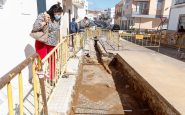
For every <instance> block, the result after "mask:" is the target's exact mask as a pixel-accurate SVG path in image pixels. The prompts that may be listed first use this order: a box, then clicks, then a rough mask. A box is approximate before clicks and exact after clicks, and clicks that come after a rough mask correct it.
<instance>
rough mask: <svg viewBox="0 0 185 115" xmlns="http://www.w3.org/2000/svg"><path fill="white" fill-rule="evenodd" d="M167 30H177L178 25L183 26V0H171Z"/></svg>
mask: <svg viewBox="0 0 185 115" xmlns="http://www.w3.org/2000/svg"><path fill="white" fill-rule="evenodd" d="M170 8H171V11H170V16H169V24H168V30H169V31H178V29H179V28H180V26H183V27H184V28H185V0H173V3H172V6H171V7H170Z"/></svg>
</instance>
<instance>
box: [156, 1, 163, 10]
mask: <svg viewBox="0 0 185 115" xmlns="http://www.w3.org/2000/svg"><path fill="white" fill-rule="evenodd" d="M163 1H164V0H158V3H157V10H162V7H163Z"/></svg>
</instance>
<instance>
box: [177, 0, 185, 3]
mask: <svg viewBox="0 0 185 115" xmlns="http://www.w3.org/2000/svg"><path fill="white" fill-rule="evenodd" d="M183 3H185V0H176V1H175V4H183Z"/></svg>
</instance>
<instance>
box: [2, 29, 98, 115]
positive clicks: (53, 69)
mask: <svg viewBox="0 0 185 115" xmlns="http://www.w3.org/2000/svg"><path fill="white" fill-rule="evenodd" d="M100 32H101V30H100V29H97V30H93V31H91V30H87V31H86V32H82V33H76V34H71V35H68V36H65V37H62V38H61V40H60V43H59V44H58V45H57V46H56V47H54V48H53V50H52V51H51V52H50V53H49V54H48V55H46V57H45V58H44V59H42V60H40V57H39V56H38V54H36V53H35V54H33V55H32V56H30V57H29V58H27V59H25V60H24V61H23V62H22V63H20V64H19V65H18V66H16V67H15V68H14V69H12V70H11V71H10V72H8V73H7V74H6V75H4V76H2V77H1V78H0V89H2V88H4V87H5V86H7V95H8V109H9V115H14V107H13V96H12V86H11V81H12V79H13V78H15V77H17V78H18V86H19V114H20V115H23V114H24V110H23V107H24V105H23V98H24V97H23V93H24V92H23V80H22V79H23V76H22V71H23V69H24V68H25V67H28V66H29V64H32V77H33V78H32V82H33V94H34V96H33V99H34V101H33V103H34V115H40V114H44V115H48V108H47V100H48V99H49V97H50V95H51V92H52V90H53V88H54V86H55V85H56V83H57V81H58V79H59V77H60V76H62V75H63V74H64V72H65V70H66V64H67V61H68V59H69V58H70V57H71V56H74V55H75V54H76V53H77V52H78V51H79V50H80V49H82V48H83V47H84V44H85V42H84V41H85V40H86V38H87V37H94V36H98V35H100V34H101V33H100ZM94 34H95V35H94ZM71 38H74V39H73V42H74V46H73V50H72V51H71V50H70V40H71ZM37 72H43V73H44V75H45V76H42V78H40V77H41V76H39V75H37Z"/></svg>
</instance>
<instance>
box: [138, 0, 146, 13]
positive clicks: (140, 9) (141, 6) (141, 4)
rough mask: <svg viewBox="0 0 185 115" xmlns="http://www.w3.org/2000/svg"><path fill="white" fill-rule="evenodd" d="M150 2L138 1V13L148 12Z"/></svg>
mask: <svg viewBox="0 0 185 115" xmlns="http://www.w3.org/2000/svg"><path fill="white" fill-rule="evenodd" d="M148 11H149V2H137V5H136V12H137V14H148Z"/></svg>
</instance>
